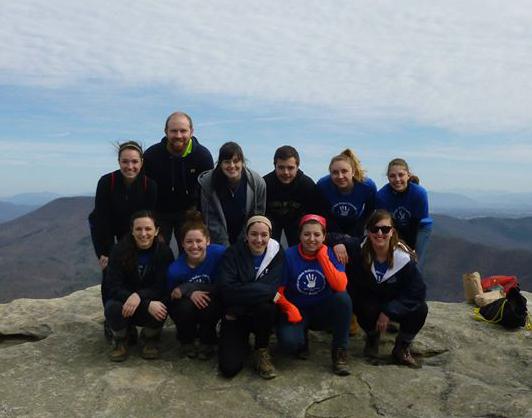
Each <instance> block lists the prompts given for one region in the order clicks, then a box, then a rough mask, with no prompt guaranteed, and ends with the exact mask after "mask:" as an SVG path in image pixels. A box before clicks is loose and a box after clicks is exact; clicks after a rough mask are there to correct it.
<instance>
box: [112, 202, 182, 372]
mask: <svg viewBox="0 0 532 418" xmlns="http://www.w3.org/2000/svg"><path fill="white" fill-rule="evenodd" d="M158 233H159V228H158V227H157V224H156V222H155V218H154V216H153V215H152V213H151V212H150V211H139V212H136V213H134V214H133V215H132V217H131V227H130V234H128V235H126V236H124V237H123V238H122V239H121V240H120V242H119V243H118V244H117V245H116V246H115V247H114V248H113V251H112V252H111V257H110V260H109V267H108V269H109V271H108V274H107V282H108V283H107V284H108V291H109V293H108V295H109V297H108V299H107V301H106V302H105V318H106V320H107V322H108V323H109V326H110V328H111V331H112V334H113V342H114V346H113V350H112V352H111V354H110V359H111V360H112V361H123V360H125V359H126V358H127V355H128V352H127V341H126V339H127V330H128V328H129V327H130V326H142V327H144V328H143V329H142V332H141V341H142V343H143V347H142V357H143V358H145V359H154V358H158V357H159V351H158V349H157V346H156V344H155V343H156V340H157V339H158V337H159V335H160V332H161V329H162V327H163V324H164V321H165V319H166V315H167V308H166V295H167V290H166V272H167V270H168V266H169V264H170V263H171V262H172V261H173V259H174V257H173V254H172V251H171V250H170V248H168V246H167V245H166V244H164V242H159V240H158V239H157V235H158Z"/></svg>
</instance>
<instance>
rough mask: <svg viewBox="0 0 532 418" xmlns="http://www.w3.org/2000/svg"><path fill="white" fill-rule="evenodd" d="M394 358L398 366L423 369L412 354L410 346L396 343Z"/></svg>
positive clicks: (399, 342) (393, 351)
mask: <svg viewBox="0 0 532 418" xmlns="http://www.w3.org/2000/svg"><path fill="white" fill-rule="evenodd" d="M392 357H393V359H394V361H395V362H396V363H397V364H400V365H403V366H408V367H412V368H414V369H418V368H419V367H421V366H420V365H419V364H418V362H417V361H416V359H415V358H414V357H413V356H412V353H411V352H410V344H408V343H405V342H401V341H396V342H395V346H394V347H393V350H392Z"/></svg>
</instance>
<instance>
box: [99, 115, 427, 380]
mask: <svg viewBox="0 0 532 418" xmlns="http://www.w3.org/2000/svg"><path fill="white" fill-rule="evenodd" d="M164 132H165V136H164V137H163V139H162V140H161V141H160V142H159V143H157V144H155V145H153V146H151V147H149V148H148V149H147V150H146V151H145V152H143V150H142V148H141V146H140V145H139V144H138V143H137V142H134V141H127V142H124V143H122V144H119V146H118V164H119V169H118V170H116V171H114V172H112V173H109V174H106V175H104V176H102V177H101V179H100V180H99V182H98V186H97V190H96V197H95V208H94V211H93V212H92V213H91V214H90V215H89V223H90V228H91V237H92V240H93V244H94V249H95V252H96V255H97V257H98V261H99V264H100V267H101V269H102V286H101V289H102V303H103V306H104V312H105V334H106V336H107V337H108V338H109V340H111V341H112V342H113V349H112V351H111V353H110V358H111V360H113V361H123V360H125V359H126V358H127V356H128V345H129V344H132V343H134V342H136V341H137V339H138V336H137V328H136V327H137V326H139V327H142V331H141V333H140V342H141V346H142V349H141V355H142V357H144V358H146V359H153V358H158V357H159V351H158V347H157V341H158V339H159V337H160V334H161V331H162V327H163V324H164V322H165V320H166V319H167V317H168V316H170V318H171V319H172V320H173V322H174V323H175V326H176V337H177V339H178V341H179V342H180V346H181V350H182V353H183V354H184V355H186V356H188V357H190V358H198V359H209V358H211V357H212V356H214V355H215V354H216V352H217V354H218V364H219V369H220V372H221V373H222V375H224V376H226V377H231V376H234V375H236V374H237V373H238V372H239V371H240V370H241V369H242V367H243V364H244V362H245V360H246V357H247V356H248V354H249V352H250V351H253V353H254V360H255V361H254V363H255V367H256V370H257V372H258V373H259V375H260V376H261V377H263V378H265V379H270V378H273V377H275V376H276V370H275V367H274V365H273V363H272V359H271V355H270V351H269V345H270V338H271V335H272V333H273V332H276V334H277V340H278V345H279V347H280V349H281V350H283V351H285V352H287V353H290V354H293V355H294V356H296V357H298V358H300V359H306V358H308V356H309V339H308V331H309V330H329V331H330V332H331V334H332V342H331V356H332V370H333V372H334V373H336V374H338V375H341V376H345V375H348V374H349V373H350V369H349V365H348V343H349V330H350V324H351V321H352V317H353V314H354V315H356V318H357V319H358V322H359V324H360V326H361V327H362V328H363V330H364V331H365V333H366V344H365V347H364V355H366V356H369V357H376V356H378V355H379V353H378V351H379V338H380V335H381V334H382V333H383V332H386V331H387V330H388V329H389V328H390V326H391V324H390V322H391V321H392V322H395V323H398V325H399V330H398V333H397V337H396V341H395V346H394V349H393V351H392V357H393V358H394V360H395V361H396V362H397V363H398V364H403V365H407V366H411V367H417V366H418V364H417V361H416V359H415V358H414V357H413V356H412V354H411V351H410V346H411V343H412V341H413V339H414V337H415V335H416V334H417V333H418V332H419V330H420V329H421V328H422V327H423V324H424V322H425V318H426V316H427V312H428V308H427V305H426V303H425V284H424V282H423V278H422V275H421V270H422V266H423V262H424V259H425V253H426V246H427V242H428V239H429V236H430V231H431V225H432V221H431V218H430V216H429V213H428V200H427V194H426V191H425V190H424V189H423V188H422V187H421V186H420V185H419V184H418V183H419V179H418V178H417V177H416V176H414V175H413V174H412V173H411V172H410V169H409V167H408V164H407V163H406V161H404V160H402V159H394V160H392V161H391V162H390V163H389V165H388V169H387V176H388V180H389V182H388V184H386V185H385V186H384V187H383V188H382V189H380V190H379V191H377V188H376V186H375V183H374V182H373V181H372V180H371V179H370V178H368V177H367V176H366V175H365V172H364V170H363V169H362V166H361V164H360V161H359V160H358V158H357V157H356V155H355V154H354V153H353V152H352V151H351V150H349V149H347V150H345V151H343V152H342V153H341V154H339V155H337V156H335V157H333V158H332V159H331V162H330V164H329V174H328V175H327V176H325V177H323V178H321V179H320V180H319V181H318V182H317V183H314V181H313V180H312V179H311V178H310V177H308V176H307V175H305V174H304V173H303V172H302V171H301V170H300V169H299V165H300V159H299V154H298V152H297V150H296V149H294V148H293V147H292V146H288V145H285V146H282V147H280V148H278V149H277V150H276V151H275V154H274V170H273V171H272V172H271V173H269V174H267V175H265V176H264V177H261V176H260V175H259V174H258V173H256V172H255V171H253V170H251V169H250V168H249V167H247V165H246V160H245V157H244V153H243V151H242V148H241V147H240V145H239V144H237V143H235V142H227V143H225V144H223V145H222V146H221V147H220V150H219V154H218V160H217V162H216V166H214V162H213V158H212V156H211V154H210V152H209V150H208V149H207V148H206V147H204V146H203V145H201V144H200V143H199V142H198V140H197V139H196V138H195V137H194V136H193V133H194V129H193V123H192V119H191V118H190V116H188V115H187V114H186V113H183V112H175V113H172V114H171V115H170V116H169V117H168V118H167V120H166V124H165V130H164ZM283 232H284V236H285V238H286V242H287V244H288V248H286V249H284V248H283V247H282V246H281V244H280V241H281V236H282V234H283ZM172 236H175V237H176V240H177V243H178V251H179V256H178V258H177V259H174V254H173V253H172V251H171V249H170V247H169V243H170V240H171V239H172ZM218 325H219V328H218ZM250 334H253V335H254V347H253V350H251V347H250V343H249V336H250ZM196 340H199V344H196V342H197V341H196ZM216 347H217V350H216Z"/></svg>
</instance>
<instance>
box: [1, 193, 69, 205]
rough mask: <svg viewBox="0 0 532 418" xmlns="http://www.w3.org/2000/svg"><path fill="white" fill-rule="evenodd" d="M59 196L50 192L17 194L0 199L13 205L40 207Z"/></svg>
mask: <svg viewBox="0 0 532 418" xmlns="http://www.w3.org/2000/svg"><path fill="white" fill-rule="evenodd" d="M59 197H61V195H59V194H57V193H51V192H35V193H19V194H16V195H13V196H6V197H0V200H1V201H4V202H9V203H13V204H15V205H29V206H42V205H45V204H46V203H49V202H51V201H52V200H54V199H58V198H59Z"/></svg>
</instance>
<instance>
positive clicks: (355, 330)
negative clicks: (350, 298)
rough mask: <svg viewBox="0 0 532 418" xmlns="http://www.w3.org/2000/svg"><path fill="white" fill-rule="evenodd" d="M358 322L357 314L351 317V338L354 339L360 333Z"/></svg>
mask: <svg viewBox="0 0 532 418" xmlns="http://www.w3.org/2000/svg"><path fill="white" fill-rule="evenodd" d="M358 329H359V326H358V321H357V317H356V315H355V314H353V315H351V323H350V324H349V336H350V337H352V336H353V335H356V334H357V333H358Z"/></svg>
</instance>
